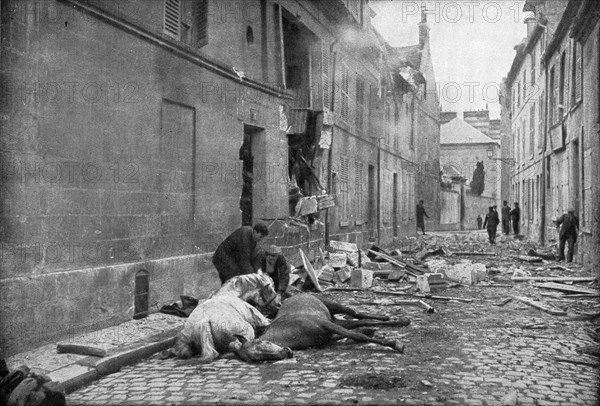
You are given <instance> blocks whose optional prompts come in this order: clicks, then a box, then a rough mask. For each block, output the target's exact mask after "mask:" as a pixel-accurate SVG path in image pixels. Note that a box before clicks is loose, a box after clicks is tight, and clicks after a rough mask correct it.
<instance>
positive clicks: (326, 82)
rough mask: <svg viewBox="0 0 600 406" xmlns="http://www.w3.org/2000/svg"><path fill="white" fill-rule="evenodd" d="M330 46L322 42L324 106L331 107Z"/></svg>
mask: <svg viewBox="0 0 600 406" xmlns="http://www.w3.org/2000/svg"><path fill="white" fill-rule="evenodd" d="M329 60H330V58H329V48H328V47H327V44H325V43H322V44H321V70H322V72H323V106H325V107H327V108H331V94H330V90H329V63H330V61H329Z"/></svg>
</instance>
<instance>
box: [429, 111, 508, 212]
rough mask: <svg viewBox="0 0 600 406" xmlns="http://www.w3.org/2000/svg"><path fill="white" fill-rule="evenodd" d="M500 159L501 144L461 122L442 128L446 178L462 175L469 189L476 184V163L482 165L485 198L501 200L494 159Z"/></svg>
mask: <svg viewBox="0 0 600 406" xmlns="http://www.w3.org/2000/svg"><path fill="white" fill-rule="evenodd" d="M499 155H500V144H499V143H498V142H497V141H494V140H493V139H491V138H490V137H488V136H487V135H485V134H484V133H482V132H481V131H479V130H477V129H475V128H474V127H472V126H471V125H469V124H467V123H466V122H465V121H463V120H461V119H460V118H454V119H452V120H450V121H449V122H447V123H445V124H442V126H441V129H440V164H441V167H442V172H443V173H444V174H446V175H447V176H453V177H456V175H458V174H459V175H461V176H463V177H464V178H465V179H466V186H467V187H468V185H469V183H470V181H472V180H473V171H474V170H475V166H476V164H477V162H483V167H484V170H485V187H484V190H483V193H482V196H484V197H490V198H493V199H495V200H498V199H499V196H500V191H499V190H498V179H499V177H500V173H499V171H498V169H497V165H496V161H495V160H494V159H493V158H494V157H498V156H499Z"/></svg>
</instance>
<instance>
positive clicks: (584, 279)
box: [510, 276, 597, 282]
mask: <svg viewBox="0 0 600 406" xmlns="http://www.w3.org/2000/svg"><path fill="white" fill-rule="evenodd" d="M510 279H511V280H513V281H515V282H526V281H535V282H593V281H595V280H596V279H597V278H594V277H583V276H573V277H568V276H567V277H559V276H513V277H512V278H510Z"/></svg>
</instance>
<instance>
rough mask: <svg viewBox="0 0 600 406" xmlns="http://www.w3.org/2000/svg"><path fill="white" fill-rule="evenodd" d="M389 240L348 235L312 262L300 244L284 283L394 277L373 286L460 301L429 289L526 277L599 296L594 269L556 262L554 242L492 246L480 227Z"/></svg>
mask: <svg viewBox="0 0 600 406" xmlns="http://www.w3.org/2000/svg"><path fill="white" fill-rule="evenodd" d="M394 245H395V246H396V247H400V248H394V249H391V250H389V251H386V250H384V249H382V248H380V247H377V246H375V245H373V246H371V247H370V249H368V250H367V251H366V252H365V251H364V250H359V249H358V247H357V245H356V244H354V243H348V242H342V241H331V242H330V244H329V246H328V247H327V250H326V251H322V250H321V251H320V253H319V254H318V255H317V256H316V259H315V261H314V263H311V262H310V261H309V260H308V258H307V257H306V255H304V253H303V252H302V251H301V252H300V255H301V257H302V259H303V267H300V268H297V269H294V270H293V272H292V275H291V280H290V284H292V285H293V286H294V287H295V288H297V289H300V290H316V291H319V292H320V291H324V290H363V289H369V288H371V287H372V286H373V284H374V279H379V280H381V281H388V282H397V283H398V284H397V285H396V286H395V287H394V285H392V286H390V285H389V284H388V285H387V287H386V291H387V292H383V291H382V290H377V292H378V293H386V294H397V295H404V296H406V295H408V296H413V297H418V298H428V299H440V300H458V301H464V302H469V301H472V299H466V298H460V297H451V296H434V295H433V294H434V293H437V292H440V291H444V290H447V289H449V288H453V287H459V286H472V285H478V286H480V287H487V286H491V287H494V286H495V287H508V288H510V287H512V286H513V284H514V283H519V282H527V283H529V284H530V285H531V286H532V287H535V288H540V289H543V290H544V291H543V292H544V293H542V295H541V296H543V297H552V298H558V297H569V298H588V299H589V298H597V297H598V296H600V295H599V294H598V291H597V290H596V287H597V286H596V285H597V283H598V282H597V278H596V277H591V276H590V277H581V276H575V273H576V272H580V271H581V269H580V268H581V267H578V266H571V265H570V266H562V265H560V264H558V263H556V262H554V257H555V256H554V252H553V250H552V249H548V248H541V247H538V246H536V245H535V244H534V243H531V242H528V241H522V240H520V239H514V238H512V237H508V236H501V237H500V238H499V244H498V245H499V247H500V248H497V247H494V248H495V249H494V250H492V249H490V245H489V244H487V242H486V241H485V236H484V235H483V234H481V235H479V234H475V233H474V234H448V235H442V236H440V235H434V236H426V237H421V236H419V237H407V238H405V239H403V240H401V241H397V242H396V243H395V244H394ZM574 283H588V285H589V286H577V285H573V284H574ZM401 284H402V286H401ZM373 291H375V290H373ZM394 291H395V292H394ZM548 291H551V292H548ZM512 299H515V300H518V301H520V302H522V303H525V304H527V305H529V306H533V307H536V308H539V309H540V310H543V311H545V312H547V313H550V314H557V315H558V314H563V313H564V312H562V311H561V310H560V309H555V308H552V307H551V306H546V305H545V304H543V303H542V302H541V301H537V300H532V299H531V298H529V297H525V296H514V297H511V298H510V300H512ZM408 302H409V301H407V303H406V304H411V303H412V302H415V303H414V304H418V305H421V306H423V307H425V308H426V310H427V311H432V307H431V306H429V305H427V304H426V303H424V302H422V300H417V301H414V300H412V301H410V302H411V303H408ZM419 302H420V303H419ZM506 303H507V302H505V303H503V304H499V305H500V306H502V305H504V304H506Z"/></svg>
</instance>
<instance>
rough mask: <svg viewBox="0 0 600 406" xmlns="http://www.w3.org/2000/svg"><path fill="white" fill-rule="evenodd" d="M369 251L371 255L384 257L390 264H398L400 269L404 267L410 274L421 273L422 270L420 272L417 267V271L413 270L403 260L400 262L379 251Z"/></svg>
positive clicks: (417, 274) (416, 274)
mask: <svg viewBox="0 0 600 406" xmlns="http://www.w3.org/2000/svg"><path fill="white" fill-rule="evenodd" d="M369 252H370V253H371V254H373V255H376V256H378V257H379V258H383V259H385V260H386V261H387V262H389V263H390V264H394V265H398V266H399V267H401V268H402V269H405V270H406V272H407V273H408V274H410V275H412V276H419V275H422V272H420V270H419V269H418V268H417V272H415V270H414V269H415V267H413V266H410V265H408V264H405V263H404V262H400V261H398V260H397V259H394V258H392V257H390V256H388V255H385V254H382V253H381V252H377V251H373V250H369Z"/></svg>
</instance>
